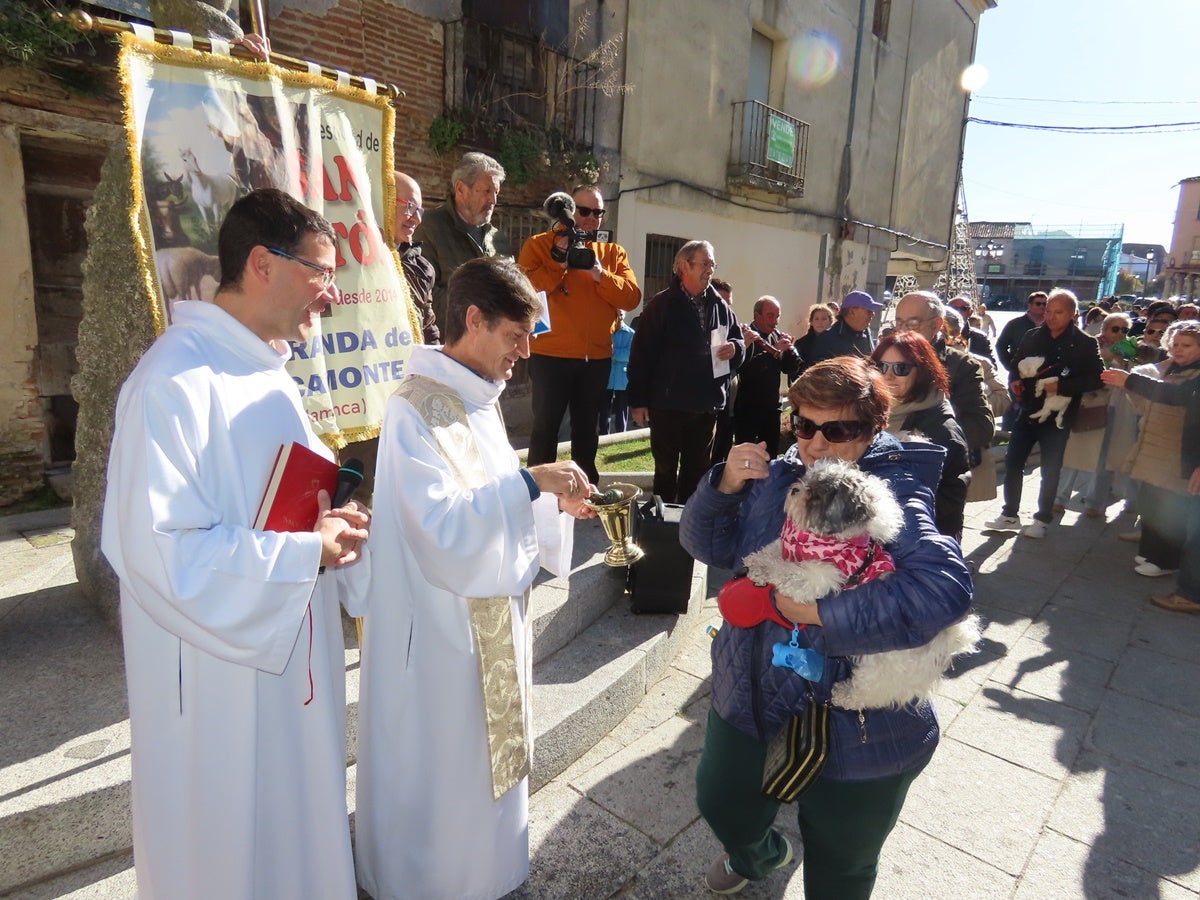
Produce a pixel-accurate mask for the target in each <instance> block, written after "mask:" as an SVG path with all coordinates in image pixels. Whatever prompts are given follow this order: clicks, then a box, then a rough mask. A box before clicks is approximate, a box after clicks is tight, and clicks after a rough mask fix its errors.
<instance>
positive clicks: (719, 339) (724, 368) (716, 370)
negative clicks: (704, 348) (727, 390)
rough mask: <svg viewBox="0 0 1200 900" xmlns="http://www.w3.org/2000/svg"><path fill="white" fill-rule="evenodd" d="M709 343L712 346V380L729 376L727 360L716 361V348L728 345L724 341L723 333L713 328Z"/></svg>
mask: <svg viewBox="0 0 1200 900" xmlns="http://www.w3.org/2000/svg"><path fill="white" fill-rule="evenodd" d="M710 342H711V344H712V363H713V378H722V377H724V376H726V375H728V374H729V360H727V359H717V348H719V347H721V346H722V345H724V344H726V343H728V341H726V340H725V332H724V331H723V330H722V329H720V328H714V329H713V330H712V336H711V338H710Z"/></svg>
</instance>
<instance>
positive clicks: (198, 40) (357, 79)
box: [53, 9, 407, 99]
mask: <svg viewBox="0 0 1200 900" xmlns="http://www.w3.org/2000/svg"><path fill="white" fill-rule="evenodd" d="M53 18H54V19H55V20H56V21H59V22H68V23H69V24H70V25H71V27H72V28H74V29H75V30H76V31H85V32H86V31H95V32H97V33H99V34H121V35H127V34H132V33H133V25H132V24H131V23H129V22H122V21H121V20H119V19H109V18H106V17H104V16H93V15H91V14H90V13H86V12H84V11H83V10H82V9H76V10H73V11H72V12H70V13H68V14H67V15H63V14H62V13H54V14H53ZM151 31H153V32H154V40H155V41H156V42H157V43H160V44H168V45H171V44H174V40H175V39H174V37H172V34H171V32H170V31H168V30H166V29H162V28H152V29H151ZM191 38H192V44H193V46H194V47H195V48H196V50H197V51H199V52H202V53H212V41H211V40H210V39H209V38H207V37H203V36H202V35H198V34H193V35H191ZM229 52H230V55H231V56H232V57H233V58H235V59H237V60H238V61H240V62H257V63H262V60H260V59H259V58H258V57H257V56H255V55H254V54H253V53H251V52H250V51H249V50H246V49H245V48H243V47H240V46H237V45H234V44H232V43H231V45H230V48H229ZM217 58H218V59H220V58H223V57H217ZM269 65H274V66H276V67H278V68H281V69H287V70H289V71H296V72H303V73H305V74H308V61H307V60H303V59H296V57H294V56H287V55H286V54H283V53H272V54H271V61H270V63H269ZM347 74H348V73H347ZM321 75H322V77H324V78H326V79H329V80H331V81H337V79H338V70H337V69H332V68H330V67H329V66H321ZM371 80H372V81H374V82H375V91H376V93H379V94H383V95H386V96H387V97H389V98H390V99H395V98H397V97H404V96H407V95H406V94H405V93H404V91H402V90H400V88H398V87H396V86H395V85H394V84H384V83H383V82H381V81H379V80H378V79H371ZM366 83H367V79H366V78H365V77H363V76H361V75H350V84H351V85H353V86H355V87H357V88H359V89H360V90H361V89H363V88H365V86H366Z"/></svg>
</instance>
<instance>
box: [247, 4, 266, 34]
mask: <svg viewBox="0 0 1200 900" xmlns="http://www.w3.org/2000/svg"><path fill="white" fill-rule="evenodd" d="M250 24H251V25H253V26H254V33H255V34H260V35H262V36H263V37H264V38H266V37H267V17H266V15H265V14H264V12H263V5H262V0H251V2H250Z"/></svg>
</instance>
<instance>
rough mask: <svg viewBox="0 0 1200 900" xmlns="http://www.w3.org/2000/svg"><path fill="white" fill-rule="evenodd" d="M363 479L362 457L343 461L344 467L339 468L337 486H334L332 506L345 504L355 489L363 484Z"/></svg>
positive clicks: (335, 507)
mask: <svg viewBox="0 0 1200 900" xmlns="http://www.w3.org/2000/svg"><path fill="white" fill-rule="evenodd" d="M362 480H363V462H362V460H361V459H348V460H346V461H345V462H344V463H342V467H341V468H340V469H338V477H337V487H336V488H334V491H333V500H332V501H330V504H331V505H330V508H331V509H337V508H338V507H339V506H345V505H346V501H347V500H349V499H350V495H351V494H353V493H354V489H355V488H357V487H358V486H359V485H360V484H362Z"/></svg>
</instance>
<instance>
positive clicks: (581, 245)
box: [542, 191, 596, 269]
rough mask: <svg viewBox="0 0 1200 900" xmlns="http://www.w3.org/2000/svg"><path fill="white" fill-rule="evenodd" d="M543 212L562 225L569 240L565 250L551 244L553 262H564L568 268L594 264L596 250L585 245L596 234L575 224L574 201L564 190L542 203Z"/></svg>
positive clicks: (581, 267)
mask: <svg viewBox="0 0 1200 900" xmlns="http://www.w3.org/2000/svg"><path fill="white" fill-rule="evenodd" d="M542 212H544V213H545V214H546V216H547V218H549V219H550V220H551V221H554V222H558V223H559V224H560V225H562V226H563V229H564V232H565V234H566V235H567V240H568V241H569V243H568V245H567V249H566V250H560V249H559V247H558V245H557V244H551V246H550V256H551V257H552V258H553V259H554V261H555V262H566V264H567V268H568V269H590V268H592V267H593V266H595V265H596V251H594V250H593V249H592V248H591V247H588V246H587V242H588V241H594V240H595V239H596V236H595V235H594V234H592V233H591V232H590V231H584V230H583V229H582V228H578V227H576V225H575V219H574V218H572V217H573V216H574V215H575V201H574V200H573V199H571V195H570V194H568V193H565V192H564V191H555V192H554V193H553V194H551V195H550V196H549V197H547V198H546V202H545V203H543V204H542Z"/></svg>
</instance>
